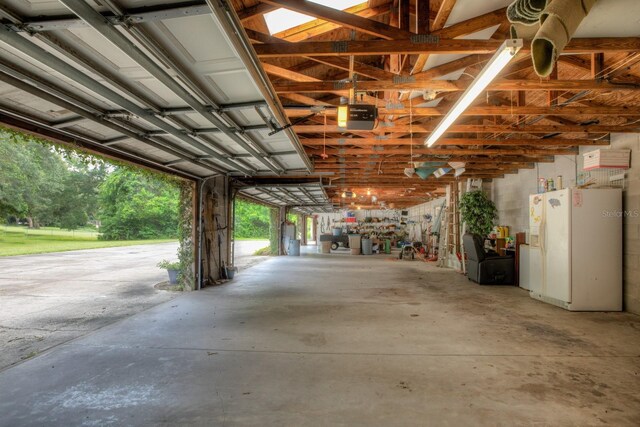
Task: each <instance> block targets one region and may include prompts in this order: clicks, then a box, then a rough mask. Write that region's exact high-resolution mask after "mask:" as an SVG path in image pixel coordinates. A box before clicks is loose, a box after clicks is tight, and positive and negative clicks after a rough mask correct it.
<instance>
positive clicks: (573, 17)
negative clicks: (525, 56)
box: [531, 0, 596, 77]
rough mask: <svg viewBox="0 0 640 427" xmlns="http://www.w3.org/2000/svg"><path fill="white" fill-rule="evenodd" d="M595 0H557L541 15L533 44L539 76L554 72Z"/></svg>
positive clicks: (536, 69) (533, 57) (533, 55)
mask: <svg viewBox="0 0 640 427" xmlns="http://www.w3.org/2000/svg"><path fill="white" fill-rule="evenodd" d="M595 2H596V0H555V1H553V2H551V3H550V4H549V5H548V6H547V8H546V9H545V10H544V12H543V13H542V14H541V15H540V23H541V26H540V30H539V31H538V33H537V34H536V36H535V37H534V39H533V42H532V43H531V57H532V60H533V68H534V70H535V72H536V74H538V75H539V76H540V77H547V76H549V75H550V74H551V71H553V67H554V64H555V62H556V61H557V59H558V56H559V55H560V53H561V52H562V51H563V50H564V48H565V46H566V45H567V43H568V42H569V40H571V37H572V36H573V34H574V33H575V31H576V29H577V28H578V26H579V25H580V23H581V22H582V20H583V19H584V18H585V17H586V16H587V14H588V13H589V11H590V10H591V8H592V7H593V5H594V4H595Z"/></svg>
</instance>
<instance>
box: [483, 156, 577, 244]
mask: <svg viewBox="0 0 640 427" xmlns="http://www.w3.org/2000/svg"><path fill="white" fill-rule="evenodd" d="M578 157H579V156H556V157H555V161H554V162H553V163H537V164H536V167H535V168H534V169H521V170H520V171H519V172H518V173H517V174H511V175H505V177H504V178H500V179H495V180H493V182H492V183H491V198H492V199H493V201H494V203H495V204H496V207H497V208H498V221H497V222H498V225H508V226H509V234H510V235H511V236H512V237H515V234H516V233H517V232H521V231H525V230H527V229H528V228H529V214H528V209H529V195H530V194H535V193H537V192H538V178H546V179H549V178H552V179H553V180H554V181H555V180H556V178H557V177H558V175H562V185H563V187H564V188H567V187H572V186H574V185H575V184H576V176H577V175H576V171H577V169H576V162H578Z"/></svg>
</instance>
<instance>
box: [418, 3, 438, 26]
mask: <svg viewBox="0 0 640 427" xmlns="http://www.w3.org/2000/svg"><path fill="white" fill-rule="evenodd" d="M430 3H431V2H430V0H416V15H415V18H416V24H415V30H416V31H415V32H416V33H418V34H428V33H429V32H430V31H431V28H430V25H429V19H430V17H431V5H430ZM437 17H438V15H436V18H437Z"/></svg>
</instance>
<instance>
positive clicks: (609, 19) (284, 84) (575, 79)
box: [231, 0, 640, 209]
mask: <svg viewBox="0 0 640 427" xmlns="http://www.w3.org/2000/svg"><path fill="white" fill-rule="evenodd" d="M231 3H232V4H233V5H234V7H235V10H236V13H237V15H238V16H239V18H240V19H241V21H242V23H243V26H244V28H245V32H246V34H247V37H248V38H250V39H251V40H252V42H253V47H254V50H255V52H256V54H257V56H258V57H259V58H260V60H261V61H262V67H263V68H264V70H265V71H266V72H267V74H268V75H269V77H270V78H271V81H272V84H273V87H274V89H275V90H276V92H277V93H278V96H279V97H280V100H281V103H282V104H283V106H284V108H285V111H286V113H287V115H288V117H289V118H290V120H292V121H299V120H300V121H299V122H298V123H297V124H296V125H295V126H294V129H295V131H296V133H297V135H298V137H299V139H300V141H301V143H302V144H303V145H304V147H305V150H306V152H307V154H308V155H309V157H310V158H311V159H312V160H313V162H314V166H315V172H316V173H322V174H325V175H324V177H325V179H328V180H330V181H331V183H332V186H331V187H330V188H328V194H329V197H330V198H331V200H332V202H333V203H334V206H345V207H349V206H351V202H352V200H347V202H348V205H344V204H343V203H342V200H341V199H342V198H341V194H342V193H343V192H344V191H353V192H356V193H357V194H359V195H362V197H358V200H357V201H356V203H357V204H358V205H359V206H361V207H362V208H363V209H364V208H375V207H377V206H378V205H377V204H373V203H371V198H369V197H364V195H366V194H367V193H372V192H373V193H374V194H376V196H377V197H376V199H377V200H378V203H380V202H381V201H385V202H387V203H393V204H394V205H396V206H397V207H402V206H410V205H414V204H417V203H420V202H422V201H425V200H428V199H429V198H431V197H435V196H437V195H438V194H441V192H442V190H443V187H444V186H445V185H446V184H448V183H450V182H453V181H455V180H456V179H463V178H467V177H469V178H472V177H473V178H484V179H492V178H496V177H503V176H505V175H506V174H510V173H517V171H518V170H519V169H522V168H533V167H534V165H535V163H537V162H553V161H554V156H557V155H575V154H576V153H577V148H578V146H580V145H607V144H608V136H609V133H610V132H638V131H640V126H639V125H638V118H639V117H640V110H638V107H640V97H639V96H638V90H639V89H640V85H639V83H640V70H639V69H638V68H639V67H638V64H639V62H640V39H639V38H638V36H640V25H639V21H638V17H639V16H640V2H637V1H635V0H600V1H598V2H597V3H596V5H595V6H594V8H593V10H592V11H591V13H590V14H589V15H588V16H587V18H586V19H585V20H584V21H583V22H582V24H581V25H580V27H579V28H578V31H577V32H576V34H575V37H574V38H573V39H572V41H571V42H570V44H569V45H568V46H567V48H566V50H565V52H564V54H563V55H562V56H561V57H560V59H559V61H558V63H557V66H556V68H555V72H554V73H553V74H552V76H551V77H550V78H548V79H540V78H539V77H538V76H536V75H535V73H534V71H533V67H532V63H531V58H530V52H529V44H528V43H526V42H525V47H524V48H523V49H522V50H521V52H520V53H519V54H518V55H517V57H516V58H515V59H514V60H513V61H512V62H511V63H510V65H509V67H508V68H507V69H506V70H505V71H504V72H503V73H502V75H500V76H499V77H498V78H497V79H496V80H495V81H494V83H492V84H491V86H490V87H489V89H488V91H487V92H486V94H485V95H482V96H481V97H479V98H478V99H477V101H476V102H475V104H474V105H473V106H472V107H471V108H469V109H468V110H467V111H466V112H465V113H464V115H463V117H461V118H460V119H459V120H458V122H457V123H456V124H455V125H454V126H453V127H451V128H450V129H449V131H448V132H447V134H446V135H445V137H444V138H443V139H441V140H440V141H439V143H438V144H436V146H434V147H432V148H426V147H425V146H424V145H423V142H424V140H425V139H426V137H427V136H428V135H429V132H430V131H431V130H432V129H433V128H434V127H435V125H436V124H437V123H438V122H439V120H440V119H441V117H442V116H443V115H444V114H446V113H447V111H448V110H449V108H450V107H451V106H452V105H453V104H454V103H455V101H456V100H457V98H458V97H459V95H460V94H461V93H462V91H463V90H464V89H465V88H466V87H467V86H468V85H469V84H470V82H471V81H472V79H473V78H474V76H475V75H477V74H478V73H479V71H480V70H481V69H482V67H483V65H484V63H485V62H486V61H488V59H489V58H490V57H491V55H492V54H493V52H494V51H495V49H496V48H497V47H498V46H499V45H500V44H501V42H502V41H503V40H505V39H506V38H508V30H509V22H508V21H507V18H506V13H505V9H506V6H508V5H509V4H510V3H511V0H484V1H476V0H430V1H429V0H424V1H423V0H395V1H386V0H369V1H364V2H362V3H361V4H359V5H356V6H352V7H350V8H348V9H346V10H344V11H341V10H336V9H333V8H331V7H327V6H322V5H318V4H314V2H309V1H300V0H262V1H256V0H233V1H232V2H231ZM334 3H335V4H336V5H339V3H340V2H334ZM280 8H283V9H288V10H292V11H296V12H299V13H303V14H306V15H309V16H310V17H313V18H314V19H313V20H311V21H310V22H307V23H304V24H301V25H298V26H294V27H291V28H288V29H286V30H283V31H280V32H278V33H274V34H270V33H269V28H268V26H267V25H266V22H265V19H264V15H265V13H269V12H271V11H273V10H276V9H280ZM345 98H346V99H353V98H355V99H356V101H357V102H364V103H369V104H375V105H377V106H378V111H379V114H380V119H379V123H378V124H377V126H376V128H375V129H374V130H372V131H345V130H344V129H343V128H340V127H338V126H337V122H336V106H337V105H339V104H340V103H341V102H344V100H345ZM314 113H315V114H314ZM325 120H326V124H325ZM411 134H412V135H411ZM449 161H458V162H464V163H465V169H466V171H465V172H464V174H463V175H462V176H461V177H460V178H455V177H454V176H453V174H452V173H449V174H447V175H444V176H443V177H441V178H436V177H435V176H433V175H431V176H429V177H428V178H426V179H421V178H420V177H418V176H416V175H413V176H412V177H408V176H406V175H405V173H404V169H405V168H411V167H413V166H414V164H415V163H416V162H436V163H437V162H441V163H442V164H443V165H446V164H447V163H448V162H449Z"/></svg>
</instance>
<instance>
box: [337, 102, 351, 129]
mask: <svg viewBox="0 0 640 427" xmlns="http://www.w3.org/2000/svg"><path fill="white" fill-rule="evenodd" d="M347 117H349V106H348V105H339V106H338V127H339V128H345V129H346V127H347Z"/></svg>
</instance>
